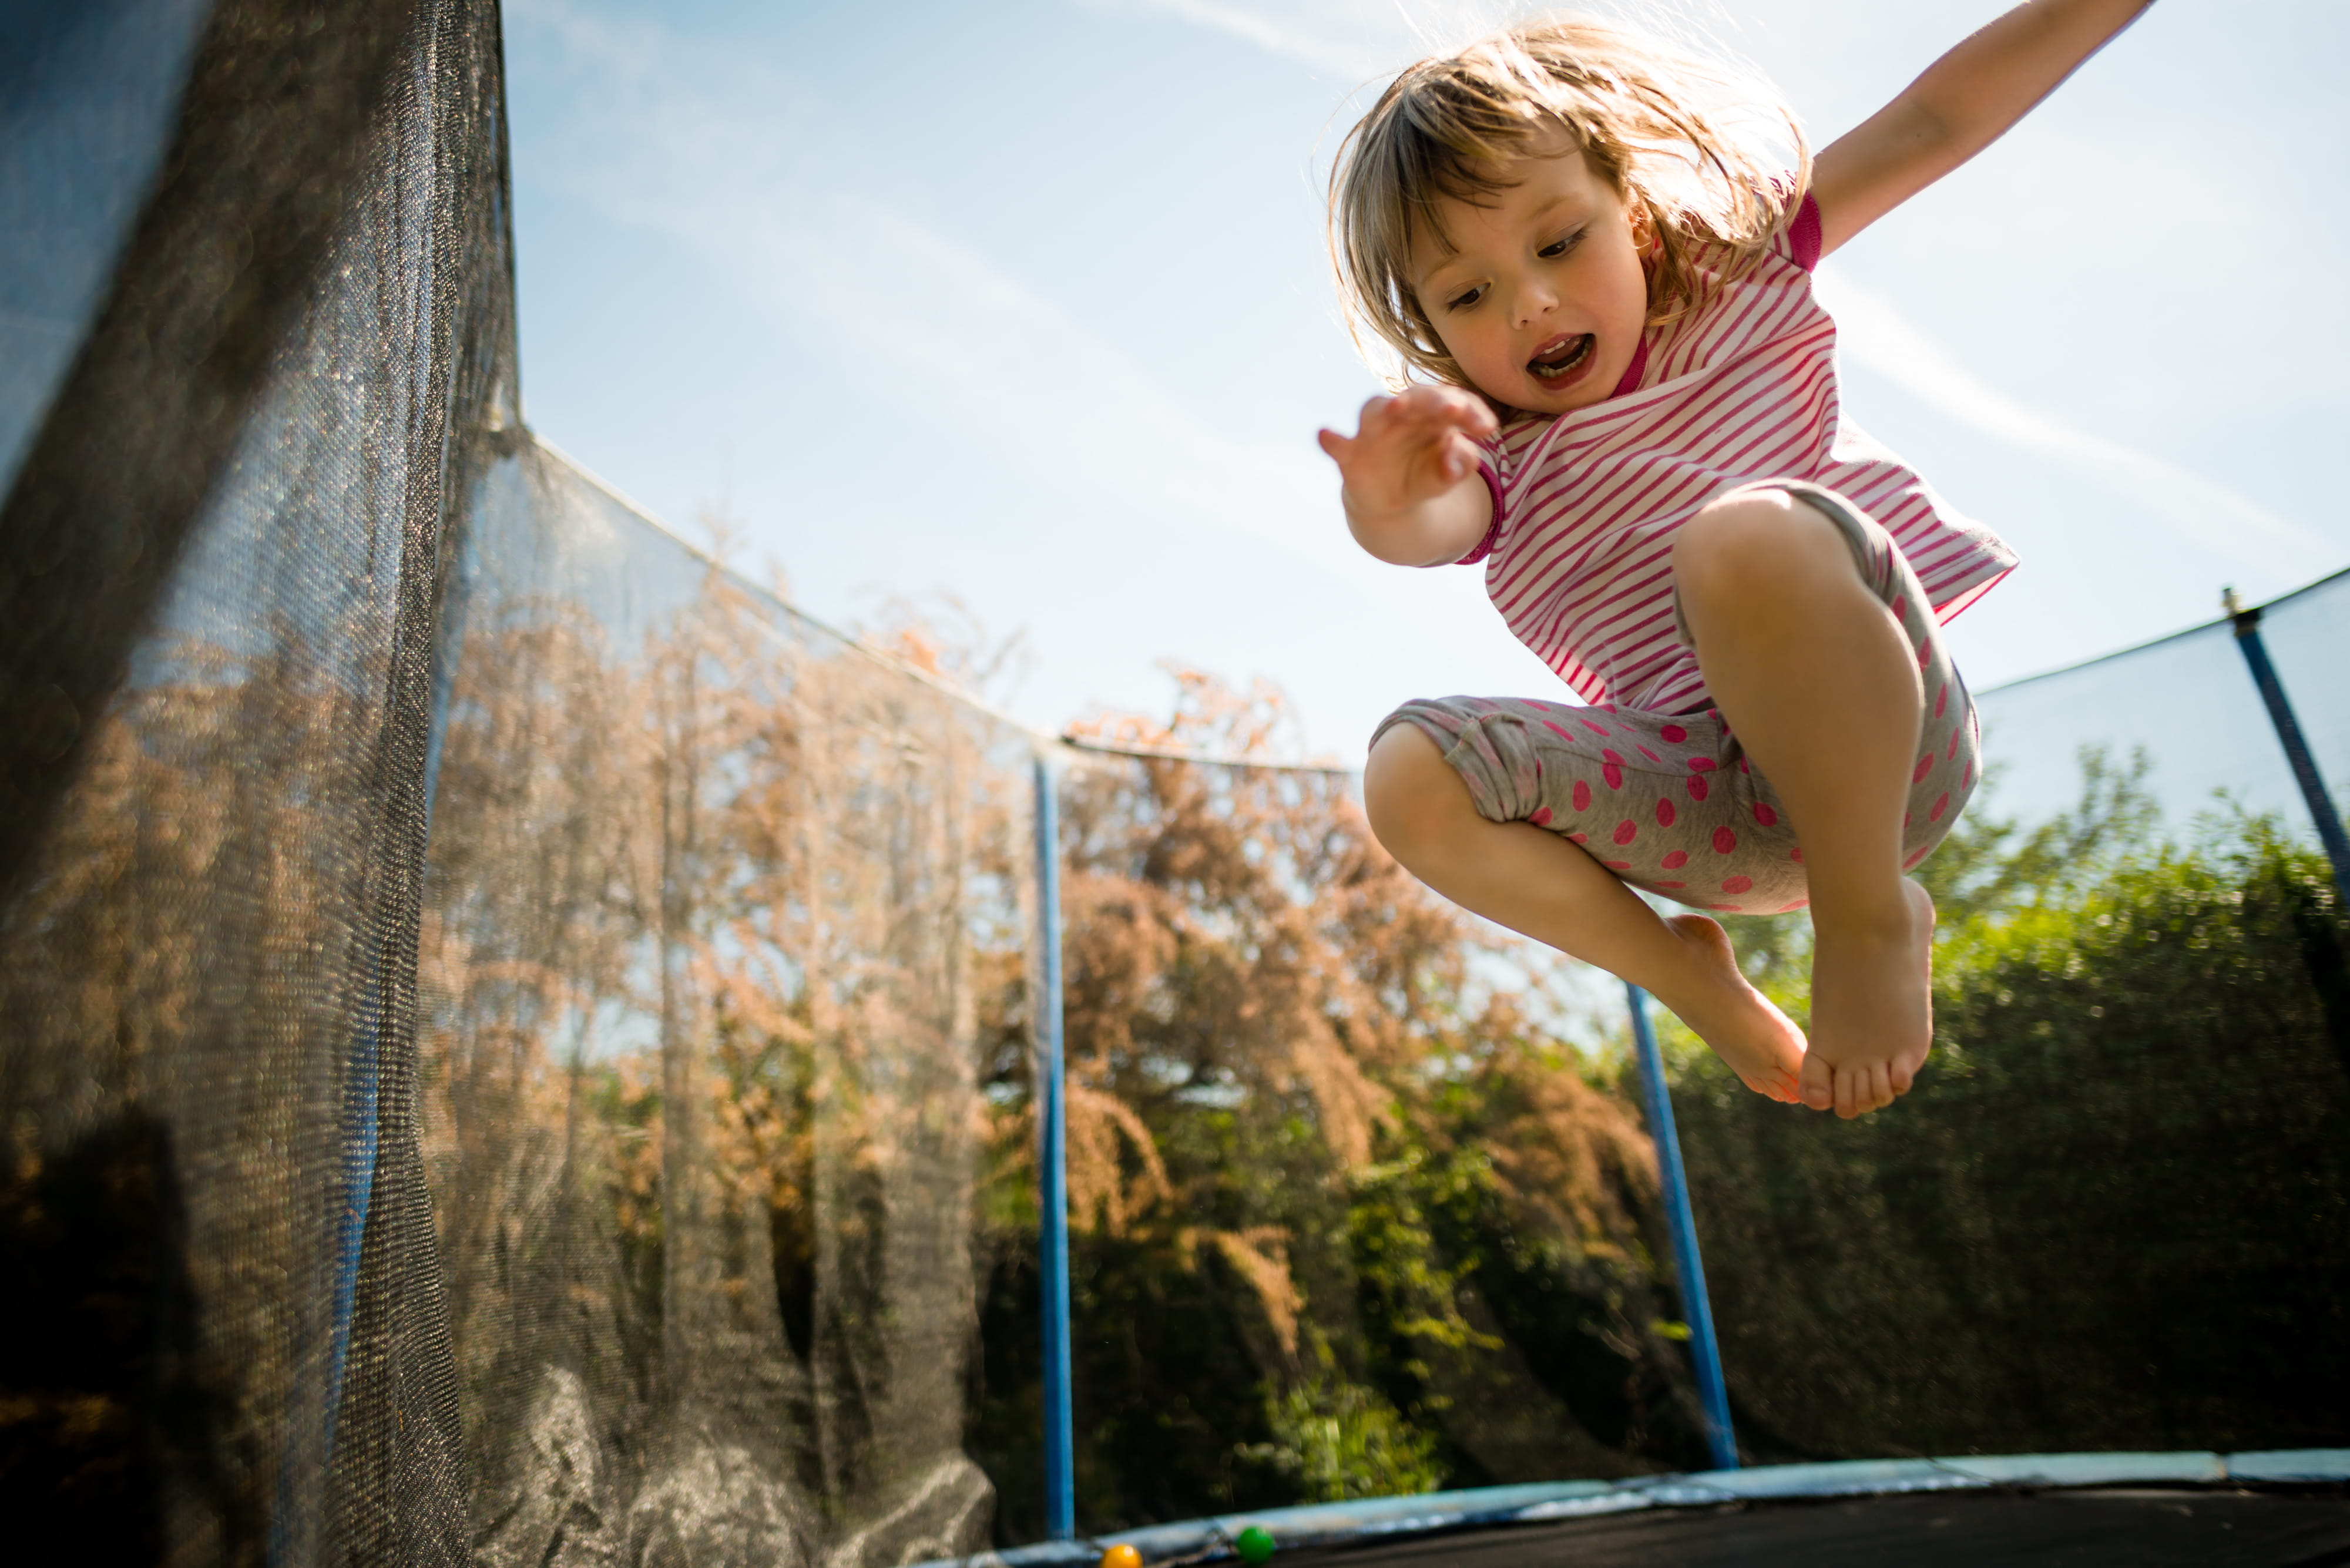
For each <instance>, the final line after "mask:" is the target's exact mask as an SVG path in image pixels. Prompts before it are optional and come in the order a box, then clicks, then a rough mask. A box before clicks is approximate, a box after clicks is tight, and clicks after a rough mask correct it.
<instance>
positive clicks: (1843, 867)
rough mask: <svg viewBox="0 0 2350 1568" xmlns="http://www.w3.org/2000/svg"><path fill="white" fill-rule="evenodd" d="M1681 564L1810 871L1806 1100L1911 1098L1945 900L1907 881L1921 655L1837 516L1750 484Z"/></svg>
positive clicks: (1733, 701) (1822, 1106)
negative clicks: (1906, 828)
mask: <svg viewBox="0 0 2350 1568" xmlns="http://www.w3.org/2000/svg"><path fill="white" fill-rule="evenodd" d="M1673 571H1674V576H1675V579H1676V584H1677V587H1678V588H1679V594H1680V603H1681V612H1682V616H1683V618H1684V619H1685V620H1686V622H1687V623H1688V626H1689V629H1690V638H1691V639H1692V641H1693V642H1694V643H1695V645H1696V648H1697V656H1698V663H1699V666H1700V669H1702V670H1703V671H1704V673H1705V679H1706V684H1707V686H1708V687H1709V688H1710V689H1711V691H1712V693H1713V700H1714V702H1715V705H1716V706H1717V707H1718V708H1719V710H1720V711H1721V715H1722V718H1723V721H1724V722H1726V723H1728V724H1729V725H1730V727H1731V732H1733V733H1734V734H1735V735H1736V736H1737V737H1738V740H1739V742H1740V743H1741V744H1742V745H1743V746H1744V747H1745V749H1746V752H1747V753H1748V755H1749V756H1750V757H1752V761H1753V764H1754V766H1755V767H1756V768H1757V769H1758V770H1760V771H1761V772H1762V773H1763V774H1764V776H1766V777H1767V778H1769V780H1770V781H1771V784H1772V786H1773V788H1774V789H1775V790H1776V791H1777V793H1778V795H1779V799H1780V800H1781V802H1782V803H1783V805H1785V807H1786V810H1787V815H1788V817H1789V819H1790V820H1791V822H1792V823H1793V825H1794V828H1795V831H1796V832H1797V834H1798V835H1799V836H1801V837H1802V840H1803V846H1804V867H1805V869H1806V871H1807V872H1808V873H1809V876H1810V882H1811V899H1812V925H1813V929H1814V938H1815V940H1814V950H1813V960H1812V1018H1811V1052H1810V1054H1809V1055H1808V1056H1807V1057H1806V1058H1805V1060H1804V1065H1803V1073H1802V1080H1803V1098H1804V1103H1805V1104H1806V1105H1809V1106H1813V1107H1814V1109H1818V1110H1826V1109H1829V1108H1831V1107H1833V1108H1834V1109H1835V1112H1836V1114H1837V1115H1839V1116H1858V1115H1861V1114H1862V1113H1864V1112H1866V1111H1871V1110H1875V1109H1877V1107H1879V1106H1885V1105H1888V1104H1890V1103H1891V1102H1892V1100H1893V1097H1894V1096H1897V1095H1900V1094H1906V1093H1908V1089H1909V1085H1910V1082H1911V1078H1912V1076H1913V1075H1914V1074H1915V1073H1916V1071H1917V1069H1918V1066H1919V1065H1920V1064H1922V1063H1923V1062H1924V1061H1925V1059H1926V1053H1927V1051H1928V1049H1929V1046H1930V1045H1931V1044H1932V1041H1933V1015H1932V1011H1931V1002H1930V997H1929V989H1928V971H1929V964H1930V962H1931V942H1932V938H1933V901H1932V900H1931V899H1930V898H1928V897H1927V895H1926V891H1925V889H1924V888H1920V887H1918V885H1917V884H1916V883H1915V882H1912V881H1909V880H1908V878H1906V877H1903V876H1902V874H1901V858H1902V831H1903V815H1904V812H1905V810H1906V808H1907V806H1908V794H1909V786H1910V772H1911V764H1912V759H1913V757H1914V756H1915V754H1916V752H1917V747H1918V734H1919V729H1920V721H1921V718H1922V707H1923V695H1922V693H1921V691H1920V690H1919V682H1918V660H1917V659H1916V658H1915V657H1914V656H1913V654H1912V652H1911V649H1910V645H1909V642H1908V638H1907V637H1906V636H1905V635H1904V634H1903V632H1902V630H1901V628H1900V625H1899V624H1898V622H1897V621H1896V620H1895V619H1894V618H1893V612H1892V611H1891V610H1890V609H1889V608H1887V606H1886V604H1885V602H1884V601H1883V600H1882V599H1880V598H1879V597H1877V595H1876V594H1875V593H1874V592H1873V591H1872V590H1871V589H1870V588H1869V587H1868V585H1867V584H1866V583H1865V582H1864V581H1863V580H1862V578H1861V576H1860V572H1859V570H1858V568H1857V566H1856V564H1855V560H1854V556H1853V546H1852V545H1851V544H1850V543H1849V542H1848V540H1847V538H1846V535H1845V534H1844V533H1843V532H1842V530H1840V529H1839V528H1838V526H1837V525H1836V524H1835V523H1833V522H1831V521H1830V520H1829V519H1828V517H1827V516H1826V515H1825V514H1823V513H1822V512H1821V511H1819V510H1818V509H1817V508H1815V507H1814V506H1812V505H1811V504H1807V503H1805V502H1804V501H1802V500H1799V499H1797V498H1795V497H1794V496H1790V495H1788V494H1787V493H1784V492H1781V491H1776V490H1754V491H1744V492H1740V493H1735V494H1732V495H1729V496H1725V497H1723V498H1722V499H1721V500H1720V501H1717V502H1715V503H1713V504H1711V505H1710V506H1708V507H1707V508H1706V509H1705V510H1704V511H1703V512H1700V514H1698V515H1697V517H1696V518H1695V519H1693V520H1692V521H1691V522H1690V524H1689V525H1688V526H1687V527H1686V528H1685V529H1683V531H1682V532H1681V534H1680V535H1679V540H1678V542H1677V545H1676V548H1675V550H1674V556H1673Z"/></svg>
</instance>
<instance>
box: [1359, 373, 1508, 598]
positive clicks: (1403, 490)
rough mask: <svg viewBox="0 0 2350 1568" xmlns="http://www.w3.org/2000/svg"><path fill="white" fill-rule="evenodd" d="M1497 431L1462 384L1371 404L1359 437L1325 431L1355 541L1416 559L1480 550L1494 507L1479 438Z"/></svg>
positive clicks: (1427, 561)
mask: <svg viewBox="0 0 2350 1568" xmlns="http://www.w3.org/2000/svg"><path fill="white" fill-rule="evenodd" d="M1499 428H1500V427H1499V425H1498V423H1497V422H1496V421H1495V420H1494V418H1493V412H1492V410H1491V409H1489V408H1487V407H1486V406H1485V403H1484V401H1483V400H1482V399H1480V398H1477V397H1475V396H1472V395H1471V394H1470V393H1468V392H1465V391H1463V390H1461V389H1460V388H1458V387H1414V388H1412V389H1410V390H1409V391H1407V392H1405V393H1404V394H1403V395H1402V396H1400V397H1394V398H1373V399H1372V400H1370V401H1368V402H1367V403H1365V404H1364V405H1363V411H1362V416H1361V424H1360V426H1359V428H1358V429H1357V432H1356V433H1355V434H1354V435H1352V436H1343V435H1340V434H1339V433H1338V432H1337V431H1331V430H1326V431H1322V432H1321V438H1320V439H1321V442H1322V450H1323V451H1324V452H1328V453H1329V454H1330V459H1331V461H1332V462H1336V464H1337V465H1338V473H1339V478H1340V481H1341V483H1342V485H1343V489H1342V490H1341V498H1342V499H1343V500H1344V502H1345V503H1346V507H1347V526H1348V527H1349V528H1351V529H1352V530H1353V532H1354V535H1355V538H1356V540H1357V543H1359V544H1360V545H1362V546H1363V548H1364V549H1366V550H1368V551H1369V552H1370V553H1371V554H1372V555H1374V556H1378V558H1379V559H1381V560H1383V561H1393V562H1395V563H1397V564H1398V565H1399V566H1434V565H1437V564H1439V563H1441V562H1447V561H1457V560H1459V559H1460V558H1461V556H1465V555H1467V554H1468V553H1469V552H1470V551H1471V550H1472V549H1474V548H1476V546H1477V542H1478V541H1479V540H1480V539H1482V538H1483V537H1484V535H1485V529H1486V527H1487V525H1488V524H1491V523H1492V506H1493V503H1492V495H1491V494H1490V493H1488V492H1487V491H1486V489H1485V486H1484V484H1483V483H1482V481H1481V480H1479V478H1478V477H1477V441H1478V439H1479V438H1481V437H1484V436H1489V435H1492V433H1493V431H1495V430H1497V429H1499Z"/></svg>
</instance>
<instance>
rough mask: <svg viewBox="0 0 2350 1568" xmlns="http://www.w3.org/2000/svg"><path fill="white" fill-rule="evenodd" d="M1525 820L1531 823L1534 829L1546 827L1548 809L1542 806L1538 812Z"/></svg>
mask: <svg viewBox="0 0 2350 1568" xmlns="http://www.w3.org/2000/svg"><path fill="white" fill-rule="evenodd" d="M1526 820H1527V821H1528V822H1531V823H1533V824H1534V826H1536V827H1548V826H1550V807H1548V806H1544V807H1543V808H1542V809H1541V810H1540V811H1537V812H1535V813H1534V815H1532V816H1530V817H1528V818H1526Z"/></svg>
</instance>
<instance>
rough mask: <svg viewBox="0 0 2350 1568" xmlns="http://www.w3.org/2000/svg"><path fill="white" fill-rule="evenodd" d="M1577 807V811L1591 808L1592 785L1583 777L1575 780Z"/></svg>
mask: <svg viewBox="0 0 2350 1568" xmlns="http://www.w3.org/2000/svg"><path fill="white" fill-rule="evenodd" d="M1590 809H1591V786H1590V785H1589V784H1586V783H1585V782H1584V781H1583V780H1581V779H1577V780H1575V810H1577V811H1589V810H1590Z"/></svg>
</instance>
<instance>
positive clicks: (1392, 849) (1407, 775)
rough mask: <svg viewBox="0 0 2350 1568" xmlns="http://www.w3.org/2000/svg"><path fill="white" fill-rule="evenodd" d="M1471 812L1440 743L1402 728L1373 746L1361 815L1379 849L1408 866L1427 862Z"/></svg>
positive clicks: (1366, 764)
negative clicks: (1458, 821) (1463, 815)
mask: <svg viewBox="0 0 2350 1568" xmlns="http://www.w3.org/2000/svg"><path fill="white" fill-rule="evenodd" d="M1464 808H1467V809H1469V810H1470V811H1471V815H1474V808H1473V807H1470V806H1469V789H1468V786H1467V785H1466V784H1462V783H1461V775H1460V774H1456V773H1454V772H1453V771H1452V764H1451V763H1448V762H1446V761H1445V760H1444V753H1442V752H1441V751H1440V750H1439V749H1438V748H1437V744H1436V742H1434V741H1433V740H1431V739H1430V738H1429V737H1428V736H1427V735H1426V734H1425V733H1423V732H1421V731H1420V730H1419V727H1418V726H1417V725H1413V724H1409V723H1399V724H1396V725H1394V726H1392V727H1391V728H1389V729H1388V731H1387V732H1385V733H1384V734H1382V735H1380V736H1379V738H1378V740H1377V741H1374V742H1372V743H1371V754H1370V756H1369V757H1368V758H1367V760H1366V761H1365V762H1364V763H1363V813H1364V815H1366V816H1367V817H1369V818H1370V824H1371V833H1372V836H1374V837H1376V838H1378V841H1379V846H1380V847H1381V848H1383V849H1385V850H1386V851H1387V852H1388V854H1390V855H1392V856H1394V857H1396V858H1397V859H1398V860H1400V861H1402V862H1403V863H1404V864H1405V865H1406V866H1410V865H1413V864H1415V863H1416V862H1419V861H1421V860H1424V859H1426V858H1427V857H1429V856H1430V854H1432V853H1434V852H1435V851H1436V849H1437V847H1438V846H1440V844H1441V842H1442V841H1443V838H1444V836H1445V834H1446V830H1447V828H1448V827H1450V826H1451V825H1452V822H1453V819H1454V818H1456V817H1457V816H1458V815H1460V812H1461V810H1462V809H1464Z"/></svg>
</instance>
